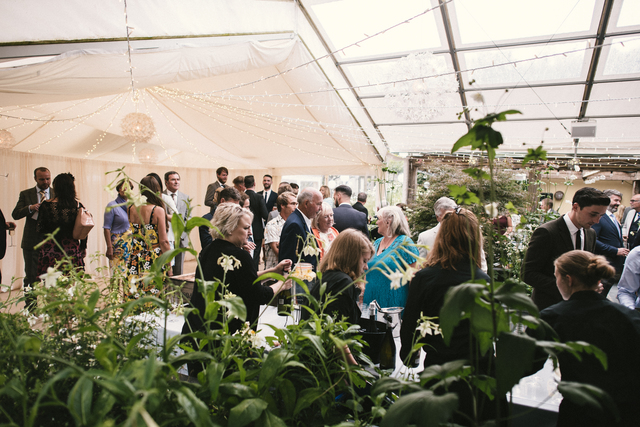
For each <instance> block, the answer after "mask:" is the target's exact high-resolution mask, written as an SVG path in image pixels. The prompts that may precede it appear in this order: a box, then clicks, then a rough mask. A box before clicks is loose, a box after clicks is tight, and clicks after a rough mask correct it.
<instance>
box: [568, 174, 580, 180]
mask: <svg viewBox="0 0 640 427" xmlns="http://www.w3.org/2000/svg"><path fill="white" fill-rule="evenodd" d="M569 179H570V180H571V181H575V180H576V179H578V177H577V176H575V175H571V176H570V177H569Z"/></svg>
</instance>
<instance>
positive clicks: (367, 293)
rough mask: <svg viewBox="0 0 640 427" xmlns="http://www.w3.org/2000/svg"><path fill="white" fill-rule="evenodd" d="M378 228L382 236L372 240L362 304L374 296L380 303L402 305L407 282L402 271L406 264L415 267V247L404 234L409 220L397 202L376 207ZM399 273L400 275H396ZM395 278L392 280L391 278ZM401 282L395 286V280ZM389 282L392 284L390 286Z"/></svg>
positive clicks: (405, 301) (394, 305)
mask: <svg viewBox="0 0 640 427" xmlns="http://www.w3.org/2000/svg"><path fill="white" fill-rule="evenodd" d="M378 232H379V233H380V234H381V235H382V236H383V237H382V238H381V239H378V240H376V241H375V242H374V244H373V246H374V249H375V255H374V256H373V258H371V260H369V263H368V266H369V270H368V271H367V275H366V280H367V285H366V287H365V290H364V297H363V305H364V306H367V305H368V304H369V303H370V302H371V301H373V300H376V301H377V302H378V304H379V305H380V307H382V308H385V307H403V308H404V306H405V304H406V303H407V295H408V294H409V285H408V283H407V279H408V280H410V278H409V277H406V275H404V273H403V272H404V271H405V270H406V268H407V266H410V267H415V265H416V261H417V258H418V248H416V247H415V245H414V244H413V240H411V238H410V237H409V236H408V234H409V224H408V223H407V219H406V218H405V216H404V212H402V209H400V208H399V207H397V206H388V207H385V208H382V209H380V210H379V211H378ZM400 276H403V277H402V278H400ZM392 278H396V280H392ZM399 283H404V284H405V285H404V286H400V287H398V288H396V286H397V284H399ZM392 284H393V287H392Z"/></svg>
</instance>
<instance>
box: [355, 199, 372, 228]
mask: <svg viewBox="0 0 640 427" xmlns="http://www.w3.org/2000/svg"><path fill="white" fill-rule="evenodd" d="M365 203H367V193H358V201H357V202H355V203H354V204H353V209H355V210H357V211H358V212H362V213H363V214H364V215H365V216H366V217H367V223H369V210H368V209H367V208H365V207H364V204H365Z"/></svg>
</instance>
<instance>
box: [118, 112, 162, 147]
mask: <svg viewBox="0 0 640 427" xmlns="http://www.w3.org/2000/svg"><path fill="white" fill-rule="evenodd" d="M122 133H123V135H124V137H125V138H126V139H127V141H129V142H131V143H134V144H135V143H136V142H148V141H149V140H150V139H151V138H152V137H153V135H155V133H156V128H155V126H154V125H153V120H151V117H149V116H147V115H146V114H144V113H129V114H127V115H126V116H125V117H124V119H122Z"/></svg>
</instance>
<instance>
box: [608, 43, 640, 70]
mask: <svg viewBox="0 0 640 427" xmlns="http://www.w3.org/2000/svg"><path fill="white" fill-rule="evenodd" d="M606 43H611V46H608V47H605V52H607V61H606V64H605V67H604V71H603V76H614V75H621V74H638V73H640V40H638V37H637V36H632V37H616V38H607V39H606Z"/></svg>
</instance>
